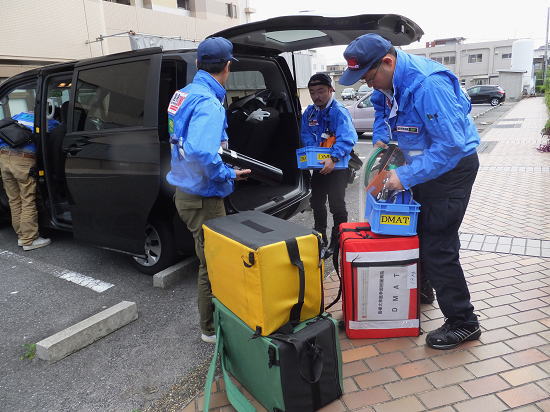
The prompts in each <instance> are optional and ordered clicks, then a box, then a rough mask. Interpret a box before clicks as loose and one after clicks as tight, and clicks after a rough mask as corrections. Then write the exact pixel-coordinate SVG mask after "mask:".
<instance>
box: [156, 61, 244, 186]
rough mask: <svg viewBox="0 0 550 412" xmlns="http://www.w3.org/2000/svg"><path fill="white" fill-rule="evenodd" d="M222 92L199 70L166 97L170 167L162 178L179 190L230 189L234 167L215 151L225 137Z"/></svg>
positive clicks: (218, 86)
mask: <svg viewBox="0 0 550 412" xmlns="http://www.w3.org/2000/svg"><path fill="white" fill-rule="evenodd" d="M224 96H225V89H224V88H223V86H222V85H221V84H220V83H219V82H218V81H217V80H216V79H214V78H213V77H212V76H211V75H210V74H209V73H207V72H205V71H203V70H199V71H198V72H197V74H196V75H195V77H194V78H193V82H192V83H190V84H188V85H187V86H185V87H184V88H183V89H181V90H178V91H177V92H176V93H174V96H173V97H172V100H171V101H170V105H169V106H168V130H169V132H170V142H171V143H172V148H171V155H172V160H171V166H172V168H171V170H170V172H169V173H168V175H167V176H166V180H167V181H168V183H170V184H171V185H173V186H176V187H178V188H179V189H180V190H182V191H183V192H186V193H190V194H195V195H199V196H203V197H225V196H227V195H229V194H230V193H231V192H233V187H234V181H233V179H234V178H235V177H236V174H235V170H233V169H232V168H230V167H229V166H227V165H226V164H225V163H223V161H222V159H221V157H220V155H219V154H218V150H219V148H220V145H221V143H222V141H225V140H227V133H226V131H225V129H226V127H227V121H226V117H225V108H224V106H223V105H222V102H223V99H224ZM179 149H183V150H182V151H181V152H183V156H182V155H181V154H180V150H179Z"/></svg>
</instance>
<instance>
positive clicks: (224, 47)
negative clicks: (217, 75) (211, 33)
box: [197, 37, 238, 63]
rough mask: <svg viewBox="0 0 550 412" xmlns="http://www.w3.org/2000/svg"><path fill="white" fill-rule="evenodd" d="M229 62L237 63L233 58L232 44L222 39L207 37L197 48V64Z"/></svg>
mask: <svg viewBox="0 0 550 412" xmlns="http://www.w3.org/2000/svg"><path fill="white" fill-rule="evenodd" d="M230 60H234V61H238V60H237V59H236V58H234V57H233V44H232V43H231V42H230V41H229V40H227V39H226V38H223V37H209V38H207V39H205V40H203V41H202V42H201V43H200V44H199V47H197V62H199V63H224V62H228V61H230Z"/></svg>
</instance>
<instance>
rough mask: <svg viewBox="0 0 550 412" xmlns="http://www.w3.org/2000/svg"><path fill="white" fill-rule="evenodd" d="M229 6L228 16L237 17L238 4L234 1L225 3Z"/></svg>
mask: <svg viewBox="0 0 550 412" xmlns="http://www.w3.org/2000/svg"><path fill="white" fill-rule="evenodd" d="M225 4H226V6H227V17H231V18H232V19H236V18H237V17H238V16H237V5H236V4H233V3H225Z"/></svg>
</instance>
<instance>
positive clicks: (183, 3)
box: [178, 0, 191, 10]
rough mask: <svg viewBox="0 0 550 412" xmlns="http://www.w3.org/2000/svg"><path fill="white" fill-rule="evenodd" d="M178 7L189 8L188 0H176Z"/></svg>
mask: <svg viewBox="0 0 550 412" xmlns="http://www.w3.org/2000/svg"><path fill="white" fill-rule="evenodd" d="M178 9H185V10H191V9H190V8H189V0H178Z"/></svg>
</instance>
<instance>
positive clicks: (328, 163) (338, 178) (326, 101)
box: [301, 73, 357, 258]
mask: <svg viewBox="0 0 550 412" xmlns="http://www.w3.org/2000/svg"><path fill="white" fill-rule="evenodd" d="M307 86H308V89H309V94H310V96H311V100H313V104H311V105H309V106H308V107H307V109H306V110H305V111H304V114H303V116H302V126H301V140H302V145H303V146H317V147H319V146H322V147H327V148H330V158H328V159H323V160H321V161H320V163H322V164H323V168H322V169H320V170H314V171H313V175H312V176H311V208H312V209H313V218H314V220H315V230H317V231H318V232H319V233H321V235H322V236H323V241H324V242H325V244H326V243H328V242H327V208H326V202H327V198H328V204H329V208H330V212H331V213H332V217H333V220H334V225H333V227H332V234H331V239H330V245H329V246H328V248H327V250H326V252H325V255H324V257H325V258H328V257H329V256H330V255H332V254H333V253H334V250H335V248H336V245H337V244H338V228H339V226H340V223H343V222H347V220H348V212H347V210H346V200H345V195H346V185H347V182H348V177H349V171H348V169H338V170H335V169H334V166H335V165H336V163H338V162H339V161H341V159H343V158H344V156H347V155H349V154H350V152H351V150H352V149H353V146H354V145H355V143H356V142H357V133H356V131H355V127H353V123H352V121H351V116H350V114H349V112H348V110H347V109H346V108H345V107H344V106H342V105H341V104H340V103H339V102H338V101H337V100H335V99H334V89H333V87H332V81H331V79H330V77H329V76H328V75H326V74H324V73H317V74H314V75H313V76H311V79H310V80H309V82H308V85H307Z"/></svg>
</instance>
